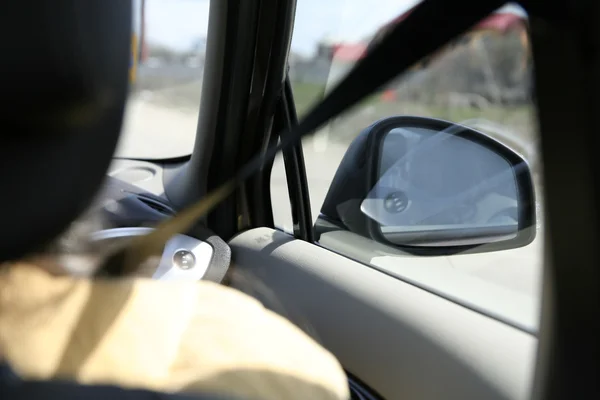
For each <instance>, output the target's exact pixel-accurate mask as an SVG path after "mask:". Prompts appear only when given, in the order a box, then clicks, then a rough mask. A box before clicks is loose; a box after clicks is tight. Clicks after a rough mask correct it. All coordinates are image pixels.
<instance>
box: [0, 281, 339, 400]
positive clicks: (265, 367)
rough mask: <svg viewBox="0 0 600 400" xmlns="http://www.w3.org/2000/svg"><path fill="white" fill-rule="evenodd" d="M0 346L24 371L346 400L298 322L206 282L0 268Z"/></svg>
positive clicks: (331, 362)
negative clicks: (70, 275) (1, 270)
mask: <svg viewBox="0 0 600 400" xmlns="http://www.w3.org/2000/svg"><path fill="white" fill-rule="evenodd" d="M0 350H2V352H3V354H4V356H5V357H6V359H7V360H8V362H9V363H10V364H11V365H12V366H13V368H15V369H16V371H17V372H18V373H20V374H22V375H23V376H26V377H32V378H52V377H61V378H67V379H74V380H77V381H80V382H83V383H112V384H117V385H120V386H126V387H142V388H148V389H153V390H159V391H191V392H202V393H207V392H208V393H215V394H228V395H234V396H239V397H240V398H242V399H264V400H279V399H299V400H300V399H302V400H306V399H314V400H320V399H323V400H326V399H332V400H334V399H335V400H337V399H347V398H349V394H348V386H347V380H346V377H345V374H344V372H343V370H342V368H341V367H340V365H339V363H338V362H337V360H336V359H335V358H334V357H333V356H332V355H331V354H330V353H329V352H327V351H326V350H325V349H323V348H322V347H321V346H319V345H318V344H317V343H316V342H315V341H314V340H312V339H311V338H310V337H309V336H308V335H306V334H305V333H304V332H303V331H301V330H300V329H299V328H297V327H296V326H294V325H293V324H292V323H290V322H289V321H287V320H286V319H284V318H282V317H280V316H278V315H277V314H275V313H273V312H271V311H268V310H266V309H265V308H264V307H263V306H262V305H261V304H260V303H259V302H257V301H256V300H254V299H252V298H251V297H248V296H246V295H244V294H242V293H240V292H238V291H236V290H233V289H230V288H227V287H224V286H221V285H217V284H212V283H209V282H197V283H196V282H194V283H174V284H170V283H165V282H159V281H151V280H144V279H135V280H127V281H112V282H111V281H99V282H93V283H92V282H91V281H87V280H74V279H71V278H65V277H62V278H58V277H53V276H50V275H47V274H45V273H41V272H39V270H37V271H36V270H27V269H21V270H15V271H12V272H10V273H8V274H7V273H4V274H2V276H0Z"/></svg>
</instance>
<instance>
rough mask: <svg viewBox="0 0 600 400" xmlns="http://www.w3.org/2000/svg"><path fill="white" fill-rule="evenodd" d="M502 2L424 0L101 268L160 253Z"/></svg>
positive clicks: (118, 268) (131, 266) (120, 267)
mask: <svg viewBox="0 0 600 400" xmlns="http://www.w3.org/2000/svg"><path fill="white" fill-rule="evenodd" d="M502 4H504V2H502V1H499V0H486V1H483V0H482V1H479V2H472V1H469V0H456V1H448V0H424V1H423V2H422V3H420V4H419V5H417V6H416V7H415V8H414V9H413V10H412V12H411V13H410V14H409V15H408V16H407V17H406V18H405V19H404V20H403V21H402V22H401V23H399V24H398V25H397V26H395V27H394V28H393V29H392V30H390V32H389V33H388V34H387V35H386V36H385V37H383V38H382V39H381V41H380V42H379V43H378V44H376V45H375V46H373V47H372V49H371V50H370V51H369V53H368V54H367V55H366V57H364V58H363V59H362V60H361V61H359V62H358V63H357V64H356V65H355V67H354V68H353V69H352V70H351V71H350V73H349V74H348V75H347V76H346V77H345V78H344V79H343V80H342V81H341V82H340V83H339V84H338V85H337V86H336V87H335V88H334V89H333V90H332V91H331V92H330V93H329V94H328V95H327V96H326V97H325V98H324V99H323V100H322V101H321V102H320V103H319V104H318V105H317V106H315V107H314V108H313V109H312V110H311V111H310V112H309V113H308V115H307V116H306V117H305V118H304V119H303V120H302V121H301V122H300V123H299V124H298V125H297V126H295V127H294V128H293V129H291V132H289V133H287V134H285V135H281V136H280V137H281V141H280V142H279V144H278V145H277V146H273V147H271V148H269V149H267V151H265V152H264V153H263V154H258V155H256V156H255V157H254V158H252V159H251V160H250V161H249V162H248V163H247V164H246V165H244V166H243V167H242V168H241V169H240V171H239V172H238V173H237V174H236V175H235V176H234V177H232V178H231V179H230V180H229V181H228V182H226V183H224V184H223V185H221V186H220V187H219V188H217V189H216V190H213V191H211V192H210V193H208V194H207V195H206V196H204V197H203V198H202V199H201V200H200V201H198V202H197V203H195V204H193V205H191V206H190V207H188V208H186V209H185V210H183V211H181V212H179V213H178V214H177V215H175V216H174V217H172V218H170V219H168V220H165V221H163V222H162V223H161V224H159V225H158V226H157V227H156V229H155V230H154V231H153V232H151V233H149V234H148V235H145V236H140V237H137V238H135V239H133V240H132V241H131V242H130V243H129V244H128V246H127V247H125V248H123V249H121V250H120V251H118V252H117V253H115V254H114V255H113V256H112V257H110V258H109V259H107V261H106V262H105V264H104V265H103V266H102V268H101V269H100V270H101V271H104V272H108V273H109V274H122V273H124V274H127V273H130V272H132V271H134V270H135V269H136V268H137V267H138V266H139V265H141V264H142V263H144V262H145V261H147V260H149V259H150V258H153V257H160V255H161V253H162V251H163V248H164V246H165V244H166V242H167V241H168V240H169V239H170V238H171V237H172V236H173V235H175V234H177V233H180V232H185V231H187V230H189V229H190V228H191V227H192V226H193V224H194V223H195V222H196V221H197V220H198V219H199V218H202V217H203V216H204V215H205V214H207V213H208V212H210V210H212V209H213V208H214V207H215V206H216V205H217V204H219V203H220V202H221V201H222V200H224V199H225V198H227V197H228V196H229V195H230V194H232V193H233V192H234V191H235V190H236V188H237V187H238V186H239V185H240V184H241V183H242V182H244V181H245V180H246V179H248V178H249V177H250V176H252V175H253V174H254V173H256V172H257V171H259V170H260V169H261V168H262V166H263V165H265V163H266V162H267V161H270V160H272V159H273V158H274V157H275V155H276V154H277V153H278V152H279V151H280V150H281V149H283V148H287V147H289V146H294V145H295V144H297V143H299V141H300V140H301V138H302V137H304V136H306V135H308V134H310V133H312V132H314V131H315V130H316V129H318V128H319V127H321V126H322V125H323V124H324V123H325V122H327V121H328V120H329V119H331V118H333V117H335V116H337V115H339V114H340V113H342V112H343V111H345V110H347V109H349V108H350V107H352V106H354V105H355V104H357V103H358V101H360V100H361V99H363V98H365V97H366V96H367V95H369V94H371V93H373V92H374V91H376V90H377V89H379V88H380V87H382V86H383V85H384V84H386V83H387V82H389V81H390V80H391V79H393V78H394V77H395V76H397V75H399V74H400V73H402V72H404V71H406V70H407V69H408V68H410V67H411V66H412V65H414V64H415V63H417V62H418V61H420V60H421V59H422V58H424V57H425V56H427V55H429V54H431V53H433V52H434V51H436V50H437V49H439V48H440V47H442V46H444V45H445V44H446V43H448V42H449V41H451V40H452V39H454V38H456V37H457V36H458V35H460V34H461V33H463V32H465V31H466V30H468V29H469V28H470V27H472V26H473V25H475V24H476V23H477V22H478V21H479V20H481V19H482V18H484V17H485V16H487V15H488V14H489V13H491V12H493V11H494V10H496V9H497V8H499V7H500V6H501V5H502Z"/></svg>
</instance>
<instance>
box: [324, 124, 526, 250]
mask: <svg viewBox="0 0 600 400" xmlns="http://www.w3.org/2000/svg"><path fill="white" fill-rule="evenodd" d="M335 229H344V230H347V231H350V232H354V233H356V234H359V235H362V236H366V237H369V238H370V239H373V240H375V241H377V242H379V243H383V244H386V245H389V246H394V247H400V248H403V249H408V250H411V249H412V250H415V251H420V252H424V253H426V254H449V253H455V252H459V251H463V250H465V249H469V248H472V247H475V246H480V245H483V244H485V245H486V246H484V247H485V249H484V251H491V250H500V249H508V248H515V247H521V246H524V245H527V244H529V243H531V241H533V239H534V237H535V194H534V186H533V180H532V175H531V171H530V168H529V166H528V164H527V161H526V160H525V159H524V158H523V157H522V156H520V155H519V154H517V152H515V151H513V150H511V149H510V148H508V147H507V146H506V145H504V144H502V143H500V142H498V141H496V140H495V139H493V138H491V137H490V136H488V135H486V134H484V133H482V132H478V131H475V130H473V129H471V128H468V127H466V126H462V125H458V124H454V123H451V122H447V121H442V120H437V119H432V118H422V117H404V116H402V117H391V118H386V119H383V120H380V121H378V122H376V123H375V124H373V125H372V126H370V127H369V128H367V129H366V130H365V131H363V132H362V133H361V134H360V135H359V136H358V137H357V138H356V139H355V140H354V141H353V143H352V144H351V145H350V147H349V148H348V150H347V152H346V154H345V156H344V158H343V159H342V162H341V164H340V166H339V168H338V170H337V172H336V175H335V177H334V179H333V182H332V184H331V186H330V189H329V192H328V193H327V196H326V198H325V202H324V204H323V207H322V209H321V215H320V216H319V219H318V220H317V224H316V226H315V231H316V234H317V238H318V237H319V235H321V234H323V233H324V232H327V231H331V230H335Z"/></svg>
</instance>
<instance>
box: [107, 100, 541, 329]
mask: <svg viewBox="0 0 600 400" xmlns="http://www.w3.org/2000/svg"><path fill="white" fill-rule="evenodd" d="M155 100H156V98H155V97H153V96H151V95H149V94H144V93H141V94H138V95H136V96H135V97H133V98H132V99H131V100H130V102H129V105H128V109H127V113H126V120H125V129H124V135H123V136H122V140H121V143H120V145H119V148H118V151H117V155H118V156H121V157H139V158H164V157H175V156H180V155H184V154H189V152H190V150H191V149H192V146H193V143H194V137H195V132H196V122H197V112H194V111H192V110H190V109H189V108H188V109H186V108H180V107H177V106H175V107H165V106H164V104H163V103H161V102H160V101H155ZM357 129H358V128H357ZM326 138H327V134H326V132H321V134H317V135H316V136H315V138H309V139H307V140H305V142H304V146H303V149H304V156H305V161H306V170H307V176H308V180H309V189H310V197H311V211H312V215H313V219H315V218H316V217H317V216H318V215H319V210H320V206H321V204H322V203H323V200H324V198H325V195H326V194H327V190H328V188H329V184H330V182H331V180H332V178H333V175H334V174H335V172H336V170H337V167H338V165H339V163H340V161H341V159H342V157H343V155H344V153H345V150H346V146H344V145H342V144H340V143H336V142H332V141H329V140H327V139H326ZM271 194H272V199H273V212H274V218H275V221H276V224H277V225H278V226H279V227H280V228H283V229H285V230H288V231H290V230H291V227H292V221H291V212H290V206H289V197H288V192H287V183H286V179H285V171H284V167H283V160H282V158H281V156H278V157H277V158H276V160H275V164H274V167H273V172H272V184H271ZM538 209H540V207H538ZM542 237H543V231H542V229H541V228H540V227H539V226H538V233H537V237H536V240H535V241H534V242H533V243H532V244H530V245H528V246H526V247H523V248H519V249H513V250H506V251H500V252H493V253H482V254H463V255H457V256H451V257H444V259H443V261H444V263H443V267H441V268H442V269H441V270H440V263H439V262H438V261H439V258H426V257H414V258H413V259H412V260H410V262H407V259H406V258H403V265H404V266H409V267H410V268H413V269H414V271H416V272H417V273H418V274H420V275H422V274H423V272H424V271H425V272H426V271H428V270H429V271H430V272H431V274H433V275H432V276H434V277H435V279H437V280H438V281H439V280H440V278H439V275H440V272H439V271H443V270H448V268H452V269H454V270H455V271H459V272H460V274H462V275H463V276H464V277H465V278H464V279H463V280H462V281H461V283H460V285H462V282H465V279H468V280H469V282H474V283H473V284H469V285H467V289H468V290H470V291H471V292H473V290H474V289H473V288H475V291H476V292H477V293H471V294H469V296H471V297H472V298H477V300H475V301H482V300H481V299H487V300H490V301H493V300H494V299H489V297H490V296H492V295H490V294H489V293H492V292H489V293H486V292H487V291H488V289H489V288H492V287H502V288H503V290H504V291H505V292H506V291H507V290H508V291H509V292H510V293H513V294H514V296H513V295H510V296H509V298H511V299H512V298H513V297H514V298H519V299H521V300H519V301H517V302H516V303H515V304H513V305H509V306H508V307H512V308H513V309H514V310H516V311H515V312H516V313H518V312H521V311H522V310H526V311H525V313H526V314H532V315H529V316H528V317H527V318H525V319H528V320H536V318H537V312H538V310H539V299H540V295H539V294H540V289H541V284H540V283H541V272H542V243H543V240H542ZM390 263H391V264H390ZM397 263H398V261H397V259H396V258H395V257H377V260H375V259H373V260H372V264H378V265H381V266H383V267H385V266H389V265H392V267H393V266H394V265H395V264H397ZM455 276H456V275H453V276H452V277H455ZM461 279H462V278H461ZM477 282H485V283H486V285H487V286H483V285H481V286H480V285H478V284H477ZM440 284H441V285H442V286H443V285H446V286H447V283H444V282H441V283H440ZM460 285H459V286H460ZM463 286H464V285H463ZM457 287H458V286H457ZM484 287H486V288H488V289H483V288H484ZM457 290H458V292H457V294H455V295H457V296H459V297H460V296H462V295H463V294H461V291H462V289H460V290H459V289H457ZM464 296H467V294H464ZM511 296H512V297H511ZM487 300H486V301H487Z"/></svg>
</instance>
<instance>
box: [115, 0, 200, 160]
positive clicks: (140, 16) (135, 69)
mask: <svg viewBox="0 0 600 400" xmlns="http://www.w3.org/2000/svg"><path fill="white" fill-rule="evenodd" d="M132 3H133V7H134V12H133V15H134V21H133V27H134V29H133V33H132V38H131V40H132V55H131V67H130V94H129V100H128V103H127V110H126V114H125V124H124V128H123V129H124V131H123V135H122V138H121V142H120V145H119V148H118V151H117V155H118V156H123V157H132V158H146V159H165V158H175V157H182V156H186V155H189V154H191V152H192V147H193V144H194V139H195V134H196V124H197V120H198V110H199V104H200V91H201V88H202V72H203V66H204V57H205V50H206V49H205V47H206V36H207V28H208V10H209V3H210V1H209V0H200V1H198V0H134V1H133V2H132Z"/></svg>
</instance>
